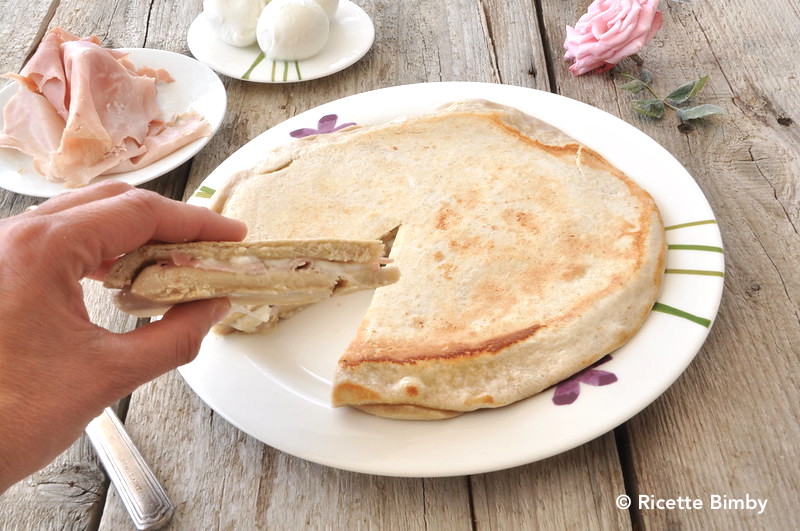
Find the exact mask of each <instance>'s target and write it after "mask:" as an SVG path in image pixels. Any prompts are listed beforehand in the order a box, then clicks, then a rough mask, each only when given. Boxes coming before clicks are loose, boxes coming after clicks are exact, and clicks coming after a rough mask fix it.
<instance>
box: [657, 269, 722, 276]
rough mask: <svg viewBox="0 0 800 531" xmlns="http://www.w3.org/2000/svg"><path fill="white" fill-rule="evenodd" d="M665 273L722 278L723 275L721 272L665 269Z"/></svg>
mask: <svg viewBox="0 0 800 531" xmlns="http://www.w3.org/2000/svg"><path fill="white" fill-rule="evenodd" d="M664 272H665V273H671V274H674V275H703V276H706V277H724V276H725V273H723V272H722V271H706V270H705V269H666V270H664Z"/></svg>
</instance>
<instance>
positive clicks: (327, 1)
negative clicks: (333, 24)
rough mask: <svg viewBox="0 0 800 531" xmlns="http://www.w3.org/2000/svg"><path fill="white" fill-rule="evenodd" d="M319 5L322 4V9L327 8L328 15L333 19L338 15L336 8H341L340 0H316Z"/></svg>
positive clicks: (329, 18)
mask: <svg viewBox="0 0 800 531" xmlns="http://www.w3.org/2000/svg"><path fill="white" fill-rule="evenodd" d="M315 2H317V3H318V4H319V5H321V6H322V9H324V10H325V14H326V15H328V20H333V19H334V17H335V16H336V10H337V9H339V0H315Z"/></svg>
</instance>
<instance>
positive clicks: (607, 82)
mask: <svg viewBox="0 0 800 531" xmlns="http://www.w3.org/2000/svg"><path fill="white" fill-rule="evenodd" d="M582 4H588V2H583V3H582ZM734 4H735V5H734ZM584 8H585V5H575V6H572V5H565V4H563V3H561V2H555V1H549V0H547V1H544V2H543V11H544V13H545V16H546V27H547V28H549V29H550V31H553V35H551V36H550V41H551V42H552V43H553V45H554V49H553V50H552V51H551V57H552V60H553V61H554V64H555V65H556V69H555V70H556V72H558V79H557V86H558V88H559V92H560V93H562V94H564V95H567V96H571V97H574V98H576V99H579V100H582V101H586V102H588V103H592V104H593V105H596V106H599V107H601V108H603V109H605V110H607V111H609V112H611V113H613V114H616V115H618V116H620V117H621V118H623V119H625V120H627V121H629V122H631V123H632V124H634V125H636V126H637V127H639V128H640V129H642V130H643V131H645V132H646V133H648V134H649V135H651V136H652V137H654V138H655V139H656V140H658V141H659V142H660V143H661V144H662V145H664V146H665V147H666V148H667V149H668V150H669V151H671V152H672V153H673V154H674V155H675V156H676V157H677V158H678V160H680V161H682V162H683V163H684V165H685V166H686V167H687V169H688V170H689V171H690V173H692V175H693V176H694V177H695V179H696V180H697V181H698V183H699V185H700V187H701V188H702V189H703V191H704V192H705V194H706V196H707V197H708V198H709V201H710V203H711V205H712V207H713V208H714V209H715V210H716V211H717V212H718V215H719V224H720V228H721V231H722V234H723V239H724V242H725V248H726V261H727V275H726V282H725V289H726V292H725V295H724V297H723V301H722V306H721V310H720V314H719V318H718V320H717V322H716V323H715V325H714V328H713V330H712V332H711V335H710V337H709V340H708V341H707V343H706V344H705V346H704V347H703V349H702V350H701V351H700V353H699V355H698V357H697V359H696V360H695V362H694V363H693V364H692V365H691V366H690V367H689V369H688V370H687V371H686V373H685V374H684V375H683V376H682V377H681V378H680V379H679V380H678V382H677V383H676V384H675V385H674V386H673V387H672V388H671V389H670V390H669V391H668V392H667V393H665V395H664V396H662V397H661V398H660V399H659V400H657V401H656V402H655V404H654V405H652V406H651V407H649V408H648V409H647V410H645V411H644V412H643V413H641V414H639V415H638V416H636V417H635V418H634V419H633V420H632V421H631V422H629V424H628V433H629V434H630V443H631V455H630V456H629V457H630V459H631V461H632V463H633V468H634V474H633V477H631V478H630V480H631V483H632V485H634V490H635V491H634V492H633V493H632V494H643V495H653V496H655V497H657V498H677V497H678V496H687V497H691V498H700V499H702V500H703V502H704V503H705V507H706V509H704V510H699V511H677V510H674V511H668V510H663V511H659V510H640V511H634V512H633V515H634V520H635V521H636V522H637V523H640V524H641V525H643V526H644V527H645V528H653V529H662V528H670V527H681V526H686V527H691V528H708V529H712V528H714V529H720V528H741V527H745V528H761V529H769V528H787V529H788V528H795V527H797V524H798V513H797V511H796V510H795V509H794V508H793V507H794V505H795V504H796V500H797V497H798V474H797V467H796V466H795V465H794V463H796V462H797V461H798V447H797V444H796V443H797V441H798V439H800V428H798V426H800V423H798V418H800V408H799V407H798V400H797V397H798V374H797V371H796V369H793V368H792V367H793V366H794V365H796V359H795V358H796V355H795V353H796V348H797V347H796V345H798V344H800V311H799V310H798V308H799V307H800V292H799V290H800V275H799V274H798V269H797V266H796V259H797V256H800V237H799V236H798V212H800V202H799V201H798V190H799V189H800V187H799V185H798V176H800V161H799V160H798V150H797V145H798V127H797V124H796V118H797V116H798V115H800V97H799V96H798V92H797V91H796V90H791V89H790V88H789V87H790V86H792V85H796V83H797V77H798V68H800V65H798V63H797V61H794V60H792V59H791V58H792V57H794V50H793V44H791V43H792V42H794V40H796V38H797V36H798V35H797V32H798V30H797V25H798V24H797V22H798V18H800V17H798V10H797V6H796V5H795V4H794V3H792V2H790V1H782V2H781V1H779V2H775V3H772V4H769V5H759V6H757V7H756V6H750V5H745V4H741V3H726V4H724V6H723V5H718V4H714V3H713V2H712V3H709V2H694V3H692V4H678V3H672V2H670V3H662V10H664V11H665V22H664V27H663V28H662V29H661V31H660V32H659V34H658V35H656V38H655V39H654V40H653V41H652V43H651V44H650V45H648V46H647V47H646V48H645V50H644V51H643V52H642V53H640V54H639V55H640V60H641V61H643V65H642V66H643V67H644V68H647V69H649V70H651V71H652V72H653V73H654V75H655V82H654V84H655V86H656V88H657V90H658V91H660V92H661V93H662V94H664V93H667V92H669V90H671V89H673V88H676V87H677V86H679V85H680V84H682V83H683V82H686V81H689V80H691V79H697V78H699V77H701V76H702V75H705V74H710V76H711V80H710V81H709V83H708V85H707V86H706V88H705V89H704V90H703V92H702V93H701V94H700V96H699V97H698V98H697V100H698V103H699V102H705V103H715V104H718V105H721V106H723V107H725V108H726V109H727V110H728V111H729V112H730V113H731V114H730V115H729V116H725V117H717V118H712V119H709V120H708V121H707V122H706V123H700V124H695V125H694V126H693V127H689V128H684V129H682V130H679V129H678V127H677V126H678V125H679V124H678V121H677V119H676V118H675V116H674V115H670V116H668V117H666V118H664V120H663V121H660V122H659V121H654V120H650V119H646V118H640V117H639V116H637V115H636V114H635V113H634V112H633V111H632V110H631V109H630V107H629V100H630V99H631V96H630V95H629V94H627V93H625V92H622V91H619V90H618V88H617V87H618V85H620V84H621V83H622V82H623V81H622V80H620V79H614V77H613V76H611V77H610V76H608V75H603V76H583V77H581V78H577V79H575V78H572V77H571V76H570V75H569V73H568V72H567V71H566V65H564V66H563V68H562V67H561V66H560V64H561V63H560V55H561V49H560V48H558V47H557V46H556V45H557V44H559V43H560V42H562V41H563V36H561V37H559V36H558V35H557V32H558V28H561V27H563V26H564V25H565V24H567V23H569V24H572V23H573V22H574V21H575V20H577V18H578V16H580V14H581V13H582V10H583V9H584ZM754 10H757V11H758V12H757V13H756V12H755V11H754ZM793 39H794V40H793ZM621 66H622V69H623V70H627V71H631V72H637V71H638V69H639V65H637V64H636V63H635V62H634V61H633V60H626V61H624V62H623V64H622V65H621ZM754 361H755V362H756V363H754ZM714 494H717V495H720V496H727V497H728V498H744V497H745V495H746V494H749V495H750V496H751V497H760V498H768V499H769V500H770V501H769V506H768V508H767V511H766V512H765V514H763V515H755V514H754V513H753V512H752V511H739V510H711V509H709V508H708V507H709V505H710V496H711V495H714Z"/></svg>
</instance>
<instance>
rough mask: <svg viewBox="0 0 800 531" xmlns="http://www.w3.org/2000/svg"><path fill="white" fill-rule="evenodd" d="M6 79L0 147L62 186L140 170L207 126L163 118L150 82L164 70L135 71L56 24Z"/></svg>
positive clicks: (197, 120)
mask: <svg viewBox="0 0 800 531" xmlns="http://www.w3.org/2000/svg"><path fill="white" fill-rule="evenodd" d="M6 77H9V78H12V79H15V80H16V81H17V83H18V84H19V89H18V90H17V93H16V94H15V95H14V96H13V97H12V98H11V100H10V101H9V102H8V104H7V105H6V107H5V109H4V110H3V116H4V120H5V126H4V129H3V132H2V133H0V147H9V148H13V149H17V150H20V151H22V152H24V153H27V154H29V155H30V156H31V157H33V159H34V167H35V168H36V169H37V171H39V172H40V173H42V174H43V175H44V176H45V177H46V178H47V179H49V180H53V181H60V182H63V183H64V185H65V186H67V187H79V186H84V185H86V184H88V183H89V182H90V181H92V180H93V179H94V178H96V177H97V176H99V175H110V174H116V173H122V172H127V171H131V170H134V169H138V168H142V167H144V166H147V165H148V164H151V163H152V162H154V161H156V160H159V159H161V158H163V157H164V156H166V155H168V154H170V153H172V152H173V151H175V150H176V149H179V148H181V147H183V146H185V145H186V144H188V143H190V142H192V141H194V140H196V139H197V138H200V137H204V136H209V135H210V134H211V128H210V126H209V125H208V123H207V122H206V121H205V120H204V119H203V118H202V117H201V116H200V115H198V114H197V113H194V112H188V113H185V114H183V115H180V116H178V117H175V118H174V119H173V120H172V121H171V122H169V123H164V122H163V121H162V120H163V117H162V116H161V109H160V108H159V106H158V103H157V102H156V96H157V83H158V82H171V81H172V78H171V77H170V76H169V73H168V72H166V71H164V70H154V69H152V68H149V67H144V68H142V69H140V70H138V71H137V70H136V69H135V67H134V66H133V64H132V63H131V62H130V61H129V60H128V59H127V58H126V57H125V54H123V53H121V52H119V51H114V50H109V49H106V48H103V47H102V46H100V44H99V41H98V39H97V38H96V37H91V38H87V39H79V38H78V37H76V36H74V35H72V34H70V33H68V32H66V31H64V30H62V29H60V28H56V29H54V30H52V31H50V32H49V33H48V34H47V36H46V37H45V38H44V39H43V41H42V44H41V45H40V46H39V48H38V49H37V51H36V53H35V54H34V55H33V57H32V58H31V60H30V61H29V62H28V64H27V65H26V66H25V68H23V70H22V71H21V72H20V73H19V74H18V75H17V74H9V75H7V76H6Z"/></svg>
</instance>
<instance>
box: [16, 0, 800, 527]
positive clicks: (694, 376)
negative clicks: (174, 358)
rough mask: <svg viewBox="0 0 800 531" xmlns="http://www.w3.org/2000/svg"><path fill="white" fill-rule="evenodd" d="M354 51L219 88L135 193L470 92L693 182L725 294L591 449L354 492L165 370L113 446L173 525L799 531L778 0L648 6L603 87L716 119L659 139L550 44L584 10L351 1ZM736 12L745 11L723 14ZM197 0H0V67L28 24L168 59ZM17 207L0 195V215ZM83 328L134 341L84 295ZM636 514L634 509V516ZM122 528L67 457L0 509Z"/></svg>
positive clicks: (792, 201) (345, 476)
mask: <svg viewBox="0 0 800 531" xmlns="http://www.w3.org/2000/svg"><path fill="white" fill-rule="evenodd" d="M357 3H358V4H359V5H360V6H361V7H362V8H363V9H364V10H365V11H366V12H367V13H369V14H370V16H371V17H372V19H373V21H374V23H375V28H376V33H377V36H376V41H375V44H374V46H373V48H372V50H371V51H370V52H369V54H368V55H367V56H366V57H365V58H364V59H363V60H361V61H360V62H359V63H357V64H355V65H354V66H352V67H350V68H349V69H347V70H345V71H343V72H340V73H338V74H335V75H333V76H330V77H327V78H323V79H319V80H315V81H310V82H305V83H301V84H286V85H262V84H254V83H246V82H242V81H238V80H233V79H229V78H226V77H223V78H222V79H223V82H224V84H225V86H226V88H227V91H228V97H229V106H228V110H229V112H228V115H227V118H226V119H225V122H224V124H223V125H222V128H221V129H220V131H219V133H218V134H217V135H216V136H215V137H214V139H213V140H212V141H211V143H210V144H209V145H208V146H207V147H206V148H205V149H204V150H202V151H201V152H200V153H199V154H198V155H197V156H196V157H195V158H194V159H193V160H192V161H190V162H188V163H186V164H184V165H183V166H181V167H180V168H178V169H176V170H174V171H172V172H170V173H168V174H167V175H165V176H163V177H161V178H159V179H157V180H155V181H153V182H152V183H149V184H147V185H145V186H146V187H147V188H150V189H153V190H156V191H158V192H160V193H162V194H164V195H167V196H170V197H173V198H186V197H188V196H189V195H190V194H191V193H192V192H193V191H194V189H195V188H196V187H197V185H198V184H199V183H200V182H201V181H202V179H203V178H204V177H205V176H206V175H207V174H208V173H209V172H210V171H211V170H213V169H214V168H215V167H216V166H217V165H218V164H219V163H220V162H222V161H223V160H224V159H225V158H226V157H228V156H229V155H230V154H231V153H232V152H233V151H234V150H236V149H237V148H238V147H239V146H241V145H243V144H244V143H245V142H247V141H248V140H250V139H251V138H253V137H254V136H256V135H257V134H259V133H261V132H262V131H264V130H266V129H268V128H269V127H271V126H273V125H275V124H277V123H279V122H281V121H283V120H285V119H287V118H289V117H291V116H293V115H295V114H297V113H299V112H301V111H304V110H306V109H309V108H312V107H314V106H317V105H319V104H322V103H325V102H327V101H330V100H333V99H336V98H340V97H343V96H347V95H351V94H356V93H359V92H362V91H365V90H370V89H375V88H380V87H388V86H393V85H401V84H407V83H415V82H424V81H484V82H492V83H506V84H512V85H521V86H525V87H532V88H536V89H540V90H545V91H553V92H557V93H559V94H561V95H564V96H568V97H571V98H574V99H577V100H580V101H583V102H586V103H589V104H591V105H594V106H597V107H599V108H601V109H604V110H605V111H608V112H610V113H611V114H614V115H616V116H619V117H620V118H622V119H623V120H626V121H628V122H630V123H631V124H633V125H635V126H636V127H638V128H639V129H641V130H642V131H644V132H646V133H647V134H648V135H650V136H652V137H653V138H654V139H656V140H657V141H658V142H659V143H661V144H662V145H663V146H664V147H666V148H667V149H668V150H669V151H670V152H671V153H672V154H673V155H674V156H675V157H676V158H677V159H678V160H679V161H681V163H683V164H684V166H685V167H686V168H687V169H688V170H689V172H690V173H691V174H692V175H693V176H694V178H695V179H696V180H697V182H698V183H699V185H700V187H701V189H702V190H703V192H704V193H705V195H706V196H707V197H708V199H709V201H710V203H711V205H712V207H713V209H714V211H715V213H716V215H717V217H718V220H719V227H720V230H721V232H722V235H723V239H724V242H725V250H726V251H725V254H726V256H725V258H726V265H727V269H726V275H725V292H724V296H723V300H722V305H721V309H720V312H719V315H718V317H717V319H716V322H715V323H714V326H713V328H712V330H711V333H710V336H709V337H708V340H707V342H706V343H705V345H704V347H703V348H702V349H701V351H700V352H699V354H698V356H697V358H696V359H695V361H694V362H693V363H692V364H691V365H690V367H689V368H688V370H686V372H685V373H684V374H683V375H682V376H681V377H680V378H679V379H678V381H677V382H676V383H675V384H674V385H672V387H671V388H670V389H669V390H668V391H667V392H666V393H664V394H663V395H662V396H661V397H660V398H659V399H657V400H656V401H655V402H654V403H653V404H652V405H650V406H649V407H648V408H646V409H645V410H644V411H642V412H641V413H640V414H638V415H637V416H635V417H634V418H633V419H631V420H630V421H629V422H627V423H625V424H624V425H622V426H620V427H619V428H617V429H616V430H614V431H613V432H610V433H607V434H606V435H604V436H602V437H599V438H598V439H596V440H594V441H591V442H589V443H587V444H585V445H583V446H580V447H578V448H576V449H574V450H571V451H568V452H566V453H563V454H561V455H558V456H556V457H552V458H549V459H546V460H544V461H540V462H536V463H532V464H529V465H526V466H520V467H518V468H514V469H510V470H503V471H497V472H492V473H486V474H480V475H474V476H467V477H452V478H436V479H413V478H393V477H376V476H369V475H362V474H358V473H350V472H343V471H339V470H334V469H331V468H326V467H324V466H320V465H317V464H313V463H309V462H306V461H303V460H300V459H297V458H294V457H291V456H289V455H286V454H284V453H281V452H279V451H277V450H274V449H272V448H270V447H268V446H266V445H264V444H262V443H261V442H259V441H257V440H255V439H253V438H250V437H248V436H247V435H245V434H243V433H242V432H240V431H239V430H237V429H236V428H234V427H232V426H231V425H229V424H228V423H227V422H226V421H225V420H223V419H222V418H221V417H219V416H218V415H217V414H215V413H214V412H213V411H212V410H211V409H210V408H209V407H208V406H206V404H205V403H204V402H202V401H201V400H200V399H199V398H198V397H197V396H196V395H195V394H194V393H193V392H192V391H191V390H190V389H189V388H188V386H187V385H186V384H185V383H184V381H183V379H182V378H181V377H180V376H179V375H178V374H177V373H172V374H168V375H165V376H163V377H161V378H159V379H158V380H156V381H154V382H151V383H150V384H148V385H146V386H144V387H142V388H140V389H139V390H137V391H136V392H135V393H134V394H133V395H132V397H131V398H130V400H129V403H128V404H127V405H126V404H123V406H124V407H123V408H122V409H123V411H122V413H123V416H124V418H125V424H126V426H127V429H128V431H129V433H130V434H131V436H132V438H133V439H134V440H135V441H136V443H137V445H138V446H139V448H140V449H141V451H142V452H143V454H144V455H145V457H146V459H147V460H148V462H149V463H150V464H151V466H152V467H153V469H154V470H155V472H156V474H157V475H158V477H159V478H160V479H161V480H162V482H163V483H164V485H165V487H166V489H167V491H168V492H169V494H170V496H171V497H172V499H173V501H174V503H175V507H176V512H175V516H174V519H173V521H172V524H171V525H172V527H173V528H175V529H218V528H225V529H250V528H271V529H295V528H307V527H308V528H325V529H358V528H375V529H422V528H431V529H471V528H476V529H596V528H604V529H619V528H629V527H633V528H639V529H664V528H689V529H734V528H747V529H797V528H798V527H800V511H798V509H797V506H798V502H799V501H800V496H799V495H798V493H799V492H800V473H799V472H798V463H800V451H799V450H798V448H800V424H799V422H798V419H799V418H800V406H798V404H800V401H799V400H798V398H800V394H799V393H798V381H799V380H800V378H799V377H798V374H800V372H799V371H798V364H797V354H798V352H800V268H799V267H798V265H797V262H798V258H799V257H800V234H799V232H800V90H798V89H800V61H798V59H797V55H796V43H797V42H800V31H798V28H800V11H798V9H797V4H796V2H795V0H775V1H773V2H763V3H758V5H757V6H756V5H755V3H747V2H724V3H719V2H703V1H696V2H694V3H691V4H687V3H676V2H662V6H661V7H662V10H663V11H664V27H663V29H661V30H660V32H659V33H658V34H657V36H656V37H655V39H654V40H653V41H652V42H651V43H650V44H649V45H648V46H647V47H646V48H645V49H644V50H643V52H641V53H640V54H639V56H638V57H636V58H632V59H627V60H625V61H624V62H623V63H622V64H621V65H620V68H619V71H625V72H638V70H639V69H640V68H642V67H644V68H646V69H648V70H650V71H652V72H653V73H654V74H655V81H654V85H655V87H656V88H657V89H658V90H660V91H662V92H663V93H665V92H667V91H669V90H671V89H672V88H675V87H677V86H678V85H680V84H681V83H683V82H685V81H689V80H692V79H697V78H699V77H700V76H703V75H705V74H708V75H709V76H710V81H709V82H708V85H707V86H706V88H705V89H704V90H703V92H702V93H701V94H700V96H699V98H698V100H699V101H701V102H704V103H714V104H717V105H720V106H722V107H724V108H725V109H727V110H728V112H729V113H730V114H729V115H727V116H721V117H715V118H711V119H708V120H707V121H704V122H701V123H697V124H694V125H693V126H692V127H688V128H686V127H679V122H678V120H677V118H676V117H675V115H674V114H670V115H668V116H667V117H666V118H664V119H663V120H661V121H657V120H652V119H647V118H643V117H641V116H639V115H637V114H636V113H635V112H633V111H632V109H631V107H630V103H629V102H630V100H631V95H630V94H629V93H627V92H625V91H622V90H620V88H619V87H620V85H621V84H622V83H623V82H624V80H623V79H622V78H621V77H620V75H619V71H617V72H612V73H611V74H605V75H586V76H583V77H580V78H573V77H572V76H571V74H570V73H569V71H568V70H567V66H568V65H567V64H566V63H565V62H564V61H563V59H562V56H563V50H562V42H563V40H564V35H565V32H564V27H565V25H566V24H573V23H574V22H575V21H576V20H577V19H578V17H579V16H580V15H581V14H582V13H583V12H584V11H585V8H586V6H587V5H588V4H589V1H588V0H580V1H578V2H562V1H560V0H538V1H533V2H532V1H530V0H528V1H520V0H507V1H499V0H481V1H478V0H454V1H452V2H440V1H429V0H415V1H405V2H402V1H401V2H398V1H396V0H357ZM745 6H749V7H745ZM201 9H202V2H201V1H200V0H187V1H184V2H171V1H165V0H152V1H141V0H127V1H126V0H117V1H115V2H96V1H94V0H72V1H70V2H60V1H59V0H24V1H23V0H3V3H2V17H0V42H2V43H3V44H2V46H1V47H0V71H18V70H19V69H20V68H21V67H22V65H23V64H24V63H25V61H26V59H27V58H28V57H29V56H30V54H31V53H32V51H33V50H34V49H35V47H36V45H37V43H38V42H39V40H40V39H41V37H42V35H43V34H44V32H45V31H46V30H47V29H48V28H52V27H54V26H61V27H64V28H65V29H68V30H69V31H71V32H73V33H76V34H79V35H88V34H96V35H98V36H99V37H100V38H101V39H102V40H103V42H104V43H106V44H107V45H109V46H114V47H151V48H162V49H166V50H173V51H176V52H180V53H185V54H188V53H189V51H188V48H187V44H186V33H187V29H188V27H189V24H190V23H191V22H192V20H193V19H194V18H195V17H196V16H197V14H198V13H199V12H200V11H201ZM38 202H39V200H36V199H33V198H30V197H25V196H21V195H17V194H14V193H10V192H0V205H1V206H0V209H1V210H0V214H2V216H4V217H5V216H10V215H14V214H17V213H20V212H22V211H23V210H24V209H25V208H26V207H28V206H30V205H32V204H36V203H38ZM86 296H87V300H88V304H89V306H90V308H91V311H92V313H93V315H94V316H95V318H96V320H97V322H98V323H100V324H102V325H104V326H106V327H108V328H110V329H112V330H115V331H124V330H128V329H131V328H132V327H134V326H136V325H137V322H136V320H135V319H133V318H130V317H126V316H124V315H122V314H120V313H118V312H116V311H111V310H109V308H108V307H107V305H108V302H107V299H106V296H105V294H103V293H102V292H101V290H100V289H99V288H98V287H97V286H94V285H93V284H91V283H87V286H86ZM623 493H627V494H629V495H631V496H632V497H633V498H634V500H636V499H638V498H637V496H638V495H640V494H641V495H650V496H653V497H654V498H656V499H658V498H660V499H677V498H679V497H688V498H700V499H703V500H704V501H705V503H706V508H704V509H702V510H686V509H683V510H682V509H671V510H670V509H646V508H638V507H634V508H633V509H631V510H619V509H617V508H616V506H615V499H616V497H617V496H618V495H620V494H623ZM714 494H717V495H724V496H727V497H729V498H744V497H745V495H749V496H750V497H753V498H762V499H763V498H766V499H768V500H769V501H768V505H767V506H766V510H765V511H764V513H763V514H760V515H759V514H756V512H755V511H748V510H712V509H710V508H708V500H709V497H710V496H711V495H714ZM634 505H635V506H636V504H634ZM98 526H99V527H100V528H102V529H115V530H116V529H126V528H130V527H131V524H130V521H129V519H128V516H127V514H126V512H125V510H124V508H123V506H122V504H121V502H120V500H119V497H118V495H117V493H116V491H115V489H114V488H113V487H109V482H108V480H107V479H106V476H105V474H104V472H103V470H102V468H101V466H100V465H99V464H98V461H97V460H96V458H95V457H94V454H93V452H92V450H91V448H90V446H89V444H88V442H87V441H86V440H85V437H84V438H83V439H81V440H79V441H77V442H76V443H75V444H74V445H73V446H72V447H71V448H70V449H69V450H68V451H66V452H65V453H64V454H63V455H61V456H60V457H59V458H58V459H57V460H56V461H55V462H54V463H53V464H52V465H50V466H48V467H47V468H46V469H44V470H42V471H41V472H38V473H36V474H34V475H33V476H31V477H29V478H27V479H25V480H24V481H22V482H20V483H18V484H17V485H15V486H14V487H12V488H11V489H10V490H9V491H8V492H7V493H6V494H4V495H3V496H2V497H0V527H2V528H19V529H43V528H59V529H65V528H69V529H72V528H75V529H85V528H96V527H98Z"/></svg>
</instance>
